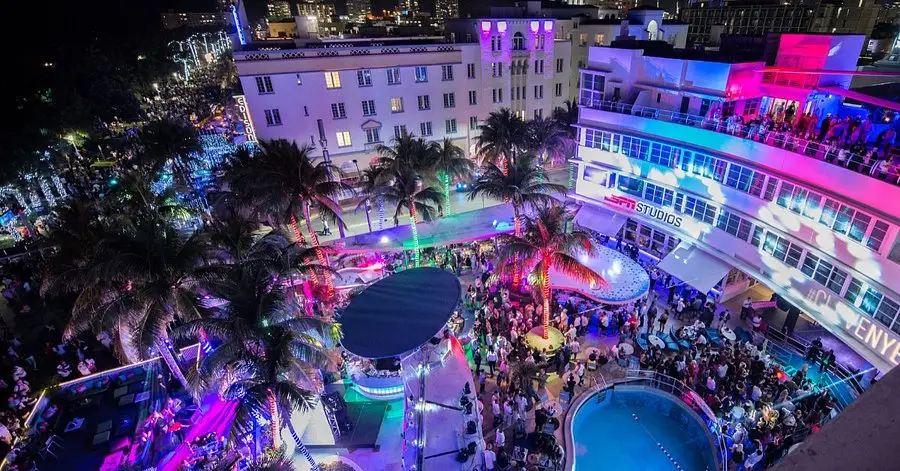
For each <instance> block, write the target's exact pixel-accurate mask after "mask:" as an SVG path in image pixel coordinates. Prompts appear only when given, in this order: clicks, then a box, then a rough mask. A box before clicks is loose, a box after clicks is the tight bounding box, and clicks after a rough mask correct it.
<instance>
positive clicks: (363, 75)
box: [234, 18, 571, 174]
mask: <svg viewBox="0 0 900 471" xmlns="http://www.w3.org/2000/svg"><path fill="white" fill-rule="evenodd" d="M555 23H556V21H555V20H552V19H543V18H541V19H483V20H467V21H457V22H455V25H454V27H455V30H454V34H453V35H452V37H453V40H454V42H450V41H448V40H447V39H444V38H443V37H441V38H437V37H434V38H396V39H394V38H384V39H353V40H323V41H316V42H309V43H305V44H301V45H293V44H291V45H290V46H289V47H284V48H278V49H271V50H270V49H268V48H269V46H266V48H267V49H266V50H243V51H235V53H234V59H235V64H236V66H237V70H238V74H239V76H240V81H241V84H242V86H243V90H244V99H245V100H246V104H247V108H248V110H249V114H250V119H251V124H252V126H253V132H254V133H255V136H256V138H257V139H276V138H284V139H288V140H294V141H296V142H297V143H298V144H304V143H305V144H309V145H311V146H314V147H315V150H314V152H313V154H314V155H316V156H323V151H324V152H327V156H328V158H330V159H331V160H332V161H333V162H334V163H335V164H336V165H338V166H339V167H341V168H342V170H343V171H344V172H346V173H347V174H354V173H356V168H357V166H358V167H359V169H364V168H366V167H367V166H368V165H369V162H370V161H371V159H372V158H373V157H376V153H375V150H374V149H375V147H376V146H377V145H378V144H389V143H390V142H391V140H392V139H393V138H394V137H396V136H399V135H400V134H401V133H402V132H403V131H404V130H405V131H406V132H408V133H411V134H414V135H416V136H421V137H424V138H426V139H428V140H435V141H440V140H443V139H444V138H449V139H451V140H452V141H453V142H454V143H455V144H456V145H458V146H459V147H461V148H462V149H464V150H465V151H466V152H467V154H468V153H470V151H471V149H472V148H473V147H474V139H475V137H476V136H477V134H478V129H477V127H478V125H479V123H481V122H483V120H484V119H485V118H486V117H487V115H488V114H489V113H490V112H491V111H494V110H497V109H500V108H510V109H512V110H513V111H515V112H516V113H519V114H520V115H521V116H522V117H523V118H525V119H531V118H535V117H541V116H549V115H550V113H551V112H552V111H553V109H554V108H556V107H559V106H562V105H563V104H564V102H565V100H567V99H568V98H569V95H570V93H569V76H570V73H571V63H570V59H571V45H570V42H569V41H568V40H562V39H560V40H557V39H556V36H555ZM354 160H355V161H356V162H354Z"/></svg>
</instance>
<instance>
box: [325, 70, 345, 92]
mask: <svg viewBox="0 0 900 471" xmlns="http://www.w3.org/2000/svg"><path fill="white" fill-rule="evenodd" d="M325 87H326V88H341V73H340V72H325Z"/></svg>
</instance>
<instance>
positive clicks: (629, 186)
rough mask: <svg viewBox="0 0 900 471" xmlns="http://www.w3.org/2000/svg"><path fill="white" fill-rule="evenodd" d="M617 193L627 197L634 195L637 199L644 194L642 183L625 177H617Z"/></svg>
mask: <svg viewBox="0 0 900 471" xmlns="http://www.w3.org/2000/svg"><path fill="white" fill-rule="evenodd" d="M618 188H619V191H622V192H624V193H628V194H629V195H634V196H637V197H641V196H643V194H644V182H643V181H641V180H639V179H637V178H631V177H626V176H622V175H620V176H619V183H618Z"/></svg>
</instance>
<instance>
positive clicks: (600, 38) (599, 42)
mask: <svg viewBox="0 0 900 471" xmlns="http://www.w3.org/2000/svg"><path fill="white" fill-rule="evenodd" d="M604 39H605V36H604V35H603V34H600V33H597V34H596V35H594V46H602V45H603V40H604Z"/></svg>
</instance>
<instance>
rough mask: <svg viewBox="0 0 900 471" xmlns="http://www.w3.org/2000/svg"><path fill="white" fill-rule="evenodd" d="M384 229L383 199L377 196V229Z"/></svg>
mask: <svg viewBox="0 0 900 471" xmlns="http://www.w3.org/2000/svg"><path fill="white" fill-rule="evenodd" d="M382 229H384V199H383V198H382V197H380V196H379V197H378V230H379V231H380V230H382Z"/></svg>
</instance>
